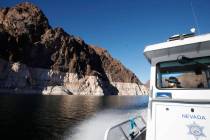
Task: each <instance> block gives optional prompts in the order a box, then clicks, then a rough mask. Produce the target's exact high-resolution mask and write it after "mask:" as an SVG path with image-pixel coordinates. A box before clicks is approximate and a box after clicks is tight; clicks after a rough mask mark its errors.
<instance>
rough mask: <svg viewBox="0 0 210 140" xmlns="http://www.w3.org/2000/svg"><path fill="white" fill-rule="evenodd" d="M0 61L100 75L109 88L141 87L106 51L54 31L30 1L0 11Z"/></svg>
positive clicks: (59, 29) (57, 29)
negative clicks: (119, 85)
mask: <svg viewBox="0 0 210 140" xmlns="http://www.w3.org/2000/svg"><path fill="white" fill-rule="evenodd" d="M0 58H3V59H4V60H7V61H9V62H20V63H23V64H26V65H27V66H29V67H32V68H33V67H34V68H45V69H52V70H57V71H62V72H70V73H76V74H78V75H79V76H80V77H84V76H85V75H93V76H97V77H99V79H100V80H101V81H106V87H107V85H109V84H107V83H109V82H127V83H137V84H141V82H140V81H139V80H138V78H137V77H136V76H135V75H134V74H133V73H132V72H131V71H129V70H128V69H126V68H125V67H124V66H123V65H122V64H121V63H120V62H119V61H117V60H115V59H113V58H112V57H111V56H110V54H109V53H108V52H107V51H106V50H104V49H102V48H97V47H94V46H91V45H88V44H86V43H85V42H84V41H83V40H82V39H81V38H78V37H74V36H72V35H69V34H68V33H66V32H65V31H64V30H63V29H62V28H55V29H52V28H51V27H50V25H49V23H48V19H47V18H46V17H45V15H44V14H43V12H42V11H41V10H40V9H39V8H38V7H36V6H34V5H33V4H31V3H27V2H26V3H22V4H18V5H16V6H15V7H12V8H3V9H0ZM102 87H103V86H102ZM109 88H110V87H109ZM113 91H115V93H116V92H117V91H116V90H113Z"/></svg>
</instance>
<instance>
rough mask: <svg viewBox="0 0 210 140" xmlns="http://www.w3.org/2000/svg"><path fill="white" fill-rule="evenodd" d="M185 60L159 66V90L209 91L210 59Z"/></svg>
mask: <svg viewBox="0 0 210 140" xmlns="http://www.w3.org/2000/svg"><path fill="white" fill-rule="evenodd" d="M183 58H184V59H183V61H181V60H180V59H179V60H178V59H177V60H175V61H168V62H160V63H158V64H157V77H156V85H157V88H175V89H176V88H186V89H191V88H193V89H200V88H203V89H206V88H208V89H209V88H210V57H202V58H195V59H192V58H190V59H189V58H186V57H183ZM186 60H187V61H186ZM181 62H184V63H181Z"/></svg>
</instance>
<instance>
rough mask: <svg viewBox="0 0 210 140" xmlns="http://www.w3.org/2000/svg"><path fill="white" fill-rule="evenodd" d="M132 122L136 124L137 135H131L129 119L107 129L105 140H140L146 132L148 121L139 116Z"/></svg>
mask: <svg viewBox="0 0 210 140" xmlns="http://www.w3.org/2000/svg"><path fill="white" fill-rule="evenodd" d="M132 120H133V121H134V123H135V131H136V134H135V135H131V128H130V123H131V120H130V119H128V120H126V121H124V122H121V123H119V124H117V125H114V126H112V127H110V128H109V129H107V130H106V132H105V136H104V140H139V139H138V138H139V137H140V135H141V134H142V133H143V132H145V131H146V121H145V120H144V119H143V117H142V116H137V117H135V118H132Z"/></svg>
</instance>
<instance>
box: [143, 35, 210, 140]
mask: <svg viewBox="0 0 210 140" xmlns="http://www.w3.org/2000/svg"><path fill="white" fill-rule="evenodd" d="M144 55H145V57H146V58H147V60H148V61H149V62H150V63H151V76H150V77H151V78H150V99H149V105H148V120H147V135H146V140H169V139H170V140H178V139H179V140H187V139H190V140H200V139H201V140H209V139H210V34H205V35H198V36H195V35H192V34H190V35H189V36H187V35H185V36H182V35H180V36H175V37H172V38H169V40H168V41H166V42H163V43H159V44H154V45H149V46H147V47H146V48H145V50H144Z"/></svg>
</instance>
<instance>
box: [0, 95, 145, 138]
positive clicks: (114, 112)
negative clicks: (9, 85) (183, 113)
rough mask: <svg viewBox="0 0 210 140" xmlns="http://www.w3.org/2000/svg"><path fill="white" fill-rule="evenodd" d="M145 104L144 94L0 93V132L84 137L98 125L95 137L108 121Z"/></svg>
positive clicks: (43, 136)
mask: <svg viewBox="0 0 210 140" xmlns="http://www.w3.org/2000/svg"><path fill="white" fill-rule="evenodd" d="M146 105H147V97H141V96H139V97H138V96H135V97H118V96H111V97H93V96H35V95H31V96H26V95H18V96H14V95H13V96H12V95H6V96H1V97H0V134H1V136H2V137H4V136H5V137H7V138H8V139H9V138H10V137H16V138H20V139H25V138H27V139H28V138H30V139H72V140H77V139H78V140H80V139H79V138H78V136H79V135H80V134H83V135H84V136H85V137H86V140H88V139H87V138H91V137H92V136H91V135H94V133H97V132H96V131H97V130H98V128H103V130H102V131H100V132H101V133H97V135H98V137H99V136H101V135H102V133H103V131H104V129H105V128H107V127H108V126H109V125H111V124H112V123H114V122H116V121H120V120H122V119H124V118H126V117H128V116H129V115H130V114H132V113H133V114H135V113H136V112H139V110H141V109H142V108H145V107H146ZM128 113H130V114H128ZM101 122H103V123H101ZM92 128H94V129H92ZM87 130H88V131H87ZM98 132H99V131H98ZM88 133H90V135H89V136H88ZM11 134H12V135H11ZM98 137H97V138H98ZM83 138H84V137H83Z"/></svg>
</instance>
